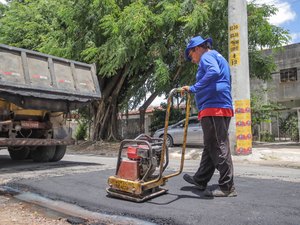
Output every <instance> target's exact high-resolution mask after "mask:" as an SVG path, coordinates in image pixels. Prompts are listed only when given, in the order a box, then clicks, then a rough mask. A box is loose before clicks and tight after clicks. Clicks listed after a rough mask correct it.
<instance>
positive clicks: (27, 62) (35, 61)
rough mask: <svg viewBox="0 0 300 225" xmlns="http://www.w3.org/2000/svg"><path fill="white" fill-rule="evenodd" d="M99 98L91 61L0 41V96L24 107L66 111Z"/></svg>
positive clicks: (98, 89)
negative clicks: (50, 53) (61, 56)
mask: <svg viewBox="0 0 300 225" xmlns="http://www.w3.org/2000/svg"><path fill="white" fill-rule="evenodd" d="M100 97H101V93H100V88H99V84H98V80H97V77H96V68H95V65H94V64H86V63H81V62H76V61H72V60H68V59H63V58H59V57H55V56H51V55H47V54H43V53H39V52H35V51H30V50H26V49H21V48H16V47H11V46H7V45H3V44H0V98H3V99H5V100H7V101H9V102H13V103H14V104H16V105H18V106H20V107H22V108H25V109H27V108H28V109H38V110H49V111H69V110H72V109H76V108H79V107H81V106H83V105H85V104H87V103H89V102H90V101H92V100H98V99H100Z"/></svg>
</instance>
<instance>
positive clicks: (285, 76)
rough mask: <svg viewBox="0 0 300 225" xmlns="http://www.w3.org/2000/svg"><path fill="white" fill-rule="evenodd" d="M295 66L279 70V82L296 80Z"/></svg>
mask: <svg viewBox="0 0 300 225" xmlns="http://www.w3.org/2000/svg"><path fill="white" fill-rule="evenodd" d="M297 80H298V79H297V68H289V69H284V70H280V82H281V83H284V82H288V81H297Z"/></svg>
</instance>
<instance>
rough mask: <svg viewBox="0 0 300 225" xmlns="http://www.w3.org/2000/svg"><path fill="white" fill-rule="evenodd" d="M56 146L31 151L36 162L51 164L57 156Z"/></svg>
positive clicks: (41, 147) (40, 147)
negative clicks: (55, 155)
mask: <svg viewBox="0 0 300 225" xmlns="http://www.w3.org/2000/svg"><path fill="white" fill-rule="evenodd" d="M55 149H56V148H55V146H39V147H37V148H36V149H35V150H31V151H30V155H31V158H32V160H33V161H34V162H49V161H50V160H51V159H52V158H53V156H54V154H55Z"/></svg>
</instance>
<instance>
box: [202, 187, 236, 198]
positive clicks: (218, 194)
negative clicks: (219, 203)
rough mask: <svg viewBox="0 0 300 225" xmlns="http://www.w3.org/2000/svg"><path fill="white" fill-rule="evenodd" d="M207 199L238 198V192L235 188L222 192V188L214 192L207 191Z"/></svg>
mask: <svg viewBox="0 0 300 225" xmlns="http://www.w3.org/2000/svg"><path fill="white" fill-rule="evenodd" d="M204 195H205V196H207V197H236V196H237V192H236V191H235V189H234V188H232V189H231V190H230V191H225V190H221V189H220V187H218V188H216V189H214V190H208V189H206V190H205V193H204Z"/></svg>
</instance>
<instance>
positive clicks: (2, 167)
mask: <svg viewBox="0 0 300 225" xmlns="http://www.w3.org/2000/svg"><path fill="white" fill-rule="evenodd" d="M102 165H104V164H101V163H92V162H72V161H64V160H61V161H59V162H46V163H38V162H33V161H32V160H31V159H28V160H22V161H15V160H11V159H10V157H9V156H5V155H1V156H0V171H1V173H2V172H5V173H6V174H8V173H15V172H17V171H22V172H25V171H42V170H49V169H56V168H67V167H74V166H102Z"/></svg>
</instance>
